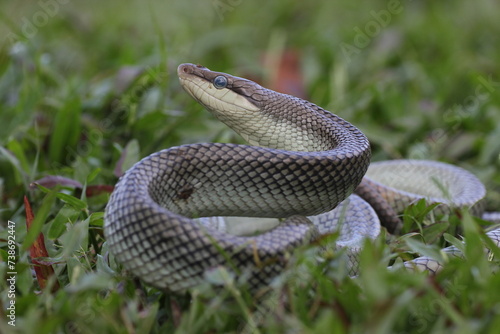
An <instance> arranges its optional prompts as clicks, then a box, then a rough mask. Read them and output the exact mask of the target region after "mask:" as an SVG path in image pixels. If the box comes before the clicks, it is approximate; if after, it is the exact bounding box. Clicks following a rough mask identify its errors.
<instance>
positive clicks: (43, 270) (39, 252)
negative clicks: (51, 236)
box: [24, 196, 59, 292]
mask: <svg viewBox="0 0 500 334" xmlns="http://www.w3.org/2000/svg"><path fill="white" fill-rule="evenodd" d="M24 208H25V211H26V228H27V230H28V232H30V228H31V227H32V226H33V221H34V218H35V217H34V215H33V211H32V210H31V205H30V203H29V201H28V198H27V197H26V196H25V197H24ZM29 252H30V257H31V262H32V263H33V268H34V269H35V274H36V279H37V281H38V285H39V286H40V289H42V290H43V289H44V288H45V287H46V286H47V282H48V280H49V279H50V278H51V277H53V276H55V272H54V269H53V268H52V266H51V265H50V264H46V263H44V262H43V261H38V259H39V258H48V257H49V253H48V252H47V249H46V248H45V240H44V238H43V234H42V233H39V234H38V236H37V237H36V239H35V242H34V243H33V244H32V245H31V246H30V248H29ZM57 290H59V282H58V281H57V280H56V281H55V282H54V285H53V286H52V292H55V291H57Z"/></svg>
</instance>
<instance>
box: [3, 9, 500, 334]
mask: <svg viewBox="0 0 500 334" xmlns="http://www.w3.org/2000/svg"><path fill="white" fill-rule="evenodd" d="M0 9H1V10H0V33H1V34H0V36H3V40H2V41H1V42H0V43H1V44H0V45H1V47H0V109H1V112H0V123H1V124H2V126H1V127H0V195H1V196H0V201H1V210H0V216H1V222H2V224H1V225H0V257H1V258H2V262H0V277H2V280H0V291H1V292H0V300H1V302H2V305H3V308H2V312H0V332H2V333H11V332H12V333H16V332H19V333H31V332H36V333H91V332H97V333H133V332H136V333H147V332H153V333H236V332H240V331H242V332H247V333H252V332H256V333H259V332H260V333H285V332H286V333H289V332H290V333H325V332H328V333H330V332H331V333H367V332H369V333H442V332H453V333H472V332H479V333H490V332H494V331H496V329H497V328H498V326H500V311H499V310H500V281H499V280H500V277H499V275H496V274H495V273H496V271H497V269H498V258H499V256H500V254H499V250H498V249H494V250H493V252H492V254H493V255H492V256H490V258H488V257H486V256H485V255H484V253H483V251H482V245H483V244H485V243H486V244H489V243H490V242H489V241H488V239H487V238H486V237H485V236H484V232H483V230H482V229H481V228H480V227H479V226H480V225H481V224H482V223H481V222H479V221H478V220H476V219H473V218H471V217H470V216H468V215H467V214H462V215H461V216H460V217H456V216H451V217H433V220H432V221H428V218H427V213H428V211H429V210H430V209H431V208H430V207H428V206H426V205H425V203H424V202H419V203H415V204H414V205H413V206H411V207H409V208H408V209H407V211H406V212H405V215H404V217H403V220H404V222H405V228H404V232H405V234H404V235H403V236H400V237H389V236H386V235H382V236H381V237H380V238H379V239H378V240H376V242H375V243H367V244H366V245H365V247H364V249H363V250H362V252H361V254H360V257H361V264H360V275H359V276H358V277H356V278H351V277H349V275H348V272H347V270H345V267H344V265H345V261H346V260H345V254H344V252H342V251H331V252H324V251H323V249H322V248H321V245H314V246H310V247H306V248H304V249H300V250H298V251H297V252H296V254H295V257H294V260H293V264H291V265H290V267H289V268H288V270H287V271H286V272H285V273H284V274H283V275H282V276H280V277H279V278H278V279H276V281H275V282H274V283H273V285H272V286H271V287H269V288H268V289H266V290H265V291H261V292H260V293H259V294H257V295H254V294H252V293H251V292H249V291H247V289H246V288H245V284H244V281H239V280H236V279H234V277H235V276H234V274H233V271H232V269H231V268H220V269H219V270H218V271H215V272H214V273H212V274H211V275H209V277H207V282H206V283H204V284H203V285H201V286H198V287H196V288H193V289H192V290H191V291H190V292H189V293H187V294H185V295H173V294H169V293H164V292H160V291H157V290H155V289H153V288H150V287H148V286H145V285H144V284H142V283H141V282H139V281H138V280H136V279H133V278H132V277H130V275H129V274H128V273H126V272H124V271H123V270H122V268H121V266H120V265H119V264H118V263H116V261H115V259H114V258H113V256H112V255H111V254H109V252H108V250H107V245H106V243H105V237H104V233H103V211H104V207H105V205H106V203H107V200H108V196H109V191H106V188H105V187H106V186H111V185H114V184H115V183H116V181H117V177H118V176H119V175H121V174H122V173H123V171H125V170H126V169H127V168H129V167H130V166H131V165H132V164H133V163H135V162H136V161H138V160H139V159H140V158H142V157H144V156H146V155H148V154H150V153H152V152H155V151H158V150H160V149H163V148H167V147H171V146H174V145H181V144H185V143H193V142H205V141H223V142H242V141H241V139H240V138H239V137H237V136H235V135H234V133H233V132H231V131H230V130H228V129H227V128H226V127H225V126H224V125H223V124H220V123H219V122H218V121H216V120H214V119H213V118H212V117H211V116H210V115H209V114H208V113H207V112H205V111H204V110H203V108H202V107H201V106H199V105H197V104H196V103H195V102H194V101H192V99H191V98H189V97H188V96H187V94H185V93H184V92H183V91H182V89H181V88H180V86H179V84H178V82H177V75H176V66H177V65H178V64H180V63H182V62H194V63H201V64H203V65H206V66H208V67H210V68H212V69H214V70H220V71H226V72H230V73H233V74H236V75H241V76H245V77H247V76H248V77H251V78H255V79H257V80H259V81H260V82H261V83H263V84H264V85H269V84H270V83H271V82H272V78H273V76H274V75H275V74H276V69H275V61H276V59H279V57H280V55H281V54H282V53H283V52H284V51H285V50H296V51H297V52H298V54H299V55H300V65H301V69H302V73H303V82H304V85H305V87H306V93H307V96H308V98H309V99H310V100H311V101H313V102H315V103H317V104H319V105H321V106H323V107H325V108H326V109H328V110H332V111H334V112H336V113H337V114H339V115H340V116H341V117H343V118H345V119H347V120H349V121H351V122H352V123H354V124H355V125H356V126H358V127H359V128H360V129H361V130H362V131H363V132H364V133H366V134H367V136H368V137H369V139H370V141H371V142H372V148H373V159H374V160H385V159H395V158H418V159H435V160H442V161H447V162H450V163H454V164H456V165H460V166H462V167H464V168H466V169H469V170H470V171H472V172H473V173H475V174H476V175H477V176H478V177H479V178H480V179H481V180H482V181H483V182H484V183H485V184H486V186H487V190H488V199H487V201H486V206H487V208H488V209H489V210H498V208H500V172H499V167H500V159H499V156H500V145H498V143H499V140H500V94H498V92H499V90H500V85H499V80H500V79H499V78H500V68H499V67H498V60H499V59H500V48H499V44H498V42H497V39H498V36H499V35H500V23H499V22H500V21H499V20H498V15H497V13H498V11H499V9H500V8H499V6H498V4H497V3H496V2H495V1H492V0H479V1H475V2H466V1H455V2H450V1H441V2H439V1H438V2H435V1H434V2H418V1H393V0H390V1H382V0H377V1H371V2H366V1H365V2H363V1H297V2H289V1H283V0H280V1H268V2H259V3H257V2H252V1H226V0H220V1H219V0H217V1H205V2H194V1H186V0H182V1H180V0H179V1H177V0H176V1H156V0H151V1H148V2H140V1H136V2H128V3H127V5H123V3H122V2H118V1H116V0H114V1H106V2H104V1H101V2H98V1H86V2H76V1H58V0H46V1H39V2H20V1H10V2H9V1H4V2H2V3H1V4H0ZM264 56H266V57H267V58H266V61H265V62H263V61H262V59H263V58H264ZM47 176H62V177H65V178H66V179H69V180H72V181H73V182H72V183H71V182H70V183H68V182H67V183H64V182H63V183H62V184H59V185H58V186H56V187H53V186H50V187H49V186H47V185H43V184H41V185H39V186H34V185H31V184H32V183H33V182H34V181H37V180H41V179H42V178H43V177H47ZM102 189H104V191H102ZM108 190H109V188H108ZM24 195H27V196H28V197H29V200H30V202H31V204H32V206H33V209H34V214H35V222H34V227H33V229H32V231H30V232H29V233H27V231H26V225H25V216H24V207H23V197H24ZM8 221H11V222H13V223H14V225H15V226H14V227H13V233H15V236H16V257H15V268H14V270H15V272H16V273H17V274H16V284H15V289H16V290H15V294H16V327H12V326H9V325H8V324H7V321H8V318H7V312H6V308H7V306H8V303H9V300H10V299H9V298H8V296H7V293H8V289H9V283H8V281H7V278H8V277H9V274H7V273H8V272H11V271H12V269H10V268H9V267H8V264H9V263H8V262H7V261H6V259H8V255H9V253H8V249H9V248H8V236H9V231H10V230H9V226H10V225H8V224H10V223H8ZM4 222H5V223H4ZM40 230H41V231H42V233H43V235H44V236H45V244H46V248H47V250H48V253H49V258H46V259H43V261H44V262H45V263H46V264H50V265H52V267H53V268H54V270H55V277H54V278H52V280H53V281H52V283H51V284H49V286H48V287H47V288H45V289H44V290H43V291H40V288H39V286H38V283H37V281H36V279H35V278H34V276H33V274H32V268H33V267H32V266H31V264H30V259H29V253H28V251H27V249H26V247H27V246H29V244H30V243H31V242H32V241H33V240H34V238H35V236H36V233H35V232H37V231H40ZM457 231H460V234H461V235H463V236H464V237H465V239H466V240H467V243H466V244H463V243H462V242H461V237H460V236H458V235H457ZM326 239H328V238H326ZM387 241H389V242H387ZM450 244H454V245H456V246H457V247H459V248H461V249H463V250H464V253H465V258H464V259H461V258H453V257H449V258H448V257H446V256H445V255H443V254H442V253H441V252H440V251H439V249H441V248H442V247H444V246H447V245H450ZM490 246H491V245H490ZM417 253H421V254H427V255H432V256H434V257H443V258H445V260H446V261H447V263H446V266H445V267H444V269H443V271H442V272H440V273H439V274H438V275H436V276H429V275H427V274H424V273H415V272H409V271H406V270H404V269H402V268H401V263H402V261H406V260H409V259H412V258H414V257H416V256H418V255H417ZM318 254H321V256H319V255H318ZM388 265H392V269H390V270H388V269H387V266H388ZM54 280H57V281H58V282H59V284H60V285H61V289H60V290H58V291H57V292H51V287H52V284H54Z"/></svg>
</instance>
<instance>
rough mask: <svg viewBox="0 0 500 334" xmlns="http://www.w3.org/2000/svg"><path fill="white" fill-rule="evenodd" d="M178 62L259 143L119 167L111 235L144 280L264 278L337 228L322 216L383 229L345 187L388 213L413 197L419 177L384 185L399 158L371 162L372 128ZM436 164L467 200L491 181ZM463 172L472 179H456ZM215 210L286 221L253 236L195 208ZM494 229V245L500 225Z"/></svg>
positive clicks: (206, 100) (180, 152)
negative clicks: (210, 220)
mask: <svg viewBox="0 0 500 334" xmlns="http://www.w3.org/2000/svg"><path fill="white" fill-rule="evenodd" d="M177 72H178V76H179V79H180V82H181V85H182V87H183V88H184V89H185V90H186V91H187V92H188V93H189V94H190V95H191V96H192V97H193V98H194V99H195V100H196V101H198V102H199V103H200V104H202V105H203V106H204V107H205V108H206V109H208V110H209V111H210V112H211V113H212V114H213V115H215V117H216V118H218V119H219V120H220V121H222V122H224V123H225V124H227V125H228V126H229V127H231V128H232V129H233V130H235V131H236V132H237V133H239V134H240V135H241V136H242V137H243V138H244V139H245V140H246V141H247V142H248V143H250V145H252V146H247V145H236V144H220V143H208V144H207V143H201V144H190V145H182V146H178V147H172V148H169V149H166V150H162V151H159V152H156V153H154V154H152V155H150V156H148V157H146V158H144V159H142V160H141V161H140V162H138V163H137V164H135V165H134V166H133V167H132V168H131V169H130V170H128V171H127V172H126V173H125V174H124V175H123V176H122V177H121V178H120V180H119V182H118V183H117V185H116V187H115V190H114V192H113V193H112V195H111V198H110V201H109V203H108V205H107V207H106V212H105V236H106V238H107V242H108V245H109V250H110V252H111V253H112V254H113V255H114V256H115V257H116V259H117V260H118V261H119V262H120V263H122V264H123V265H124V267H125V268H126V269H128V270H129V271H130V272H131V273H133V274H134V275H136V276H138V277H139V278H141V279H142V280H143V281H145V282H146V283H148V284H150V285H152V286H154V287H157V288H160V289H164V290H169V291H182V290H185V289H186V288H189V287H192V286H194V285H196V284H199V283H201V282H202V281H203V280H204V275H205V274H206V273H207V272H209V271H210V270H212V269H213V268H216V267H218V266H221V265H222V266H226V267H228V268H231V269H232V270H234V271H235V272H236V273H237V274H239V275H246V277H247V279H248V283H249V285H250V286H251V287H259V286H262V285H265V284H269V283H270V281H271V280H272V279H273V278H274V277H275V276H276V275H278V274H279V273H280V272H281V271H282V270H283V268H284V267H285V266H286V264H287V261H288V259H289V254H290V253H291V252H292V251H293V250H294V249H295V248H296V247H298V246H300V245H305V244H308V243H310V242H311V241H312V240H314V239H316V238H317V237H318V236H319V235H321V234H323V233H328V232H329V231H331V229H330V228H329V227H328V226H327V225H328V224H330V223H329V219H330V218H327V216H326V215H330V216H331V215H332V213H331V212H333V215H334V216H335V217H336V218H339V217H340V218H342V219H344V220H345V222H344V224H343V226H342V230H344V231H343V233H345V234H347V235H348V236H349V237H350V238H354V239H362V238H364V237H370V238H374V237H376V236H377V234H378V230H379V229H380V226H379V224H380V223H379V220H378V218H377V216H376V215H375V214H374V212H373V209H372V207H371V206H370V205H368V204H367V203H366V202H365V201H364V200H362V199H361V198H359V197H357V196H354V195H353V196H350V195H351V194H352V193H353V192H354V191H355V190H356V189H358V190H357V192H358V193H360V194H362V195H363V194H365V195H367V194H369V193H377V194H378V195H380V196H378V195H377V196H372V199H371V200H370V199H368V201H369V202H370V204H372V205H373V206H375V210H376V211H377V212H378V213H380V214H382V215H383V214H384V213H385V212H386V211H391V210H394V211H391V213H393V212H396V213H400V212H401V206H405V205H407V203H408V201H410V202H411V201H414V200H415V198H412V197H411V194H412V192H414V190H415V189H414V187H415V186H413V188H412V186H404V185H403V187H406V188H403V190H404V191H403V193H405V194H406V195H408V196H410V198H409V199H406V201H403V200H401V199H400V198H401V197H399V196H395V195H393V194H392V192H389V191H388V190H387V189H388V188H387V187H384V186H382V183H389V184H391V183H394V182H396V181H397V179H398V178H397V177H396V178H395V177H394V175H395V174H394V173H395V172H394V169H392V172H391V169H390V168H389V169H387V168H382V171H384V170H386V172H376V171H377V168H378V167H377V166H378V165H377V164H372V166H371V167H370V170H368V167H369V165H370V158H371V151H370V144H369V142H368V139H367V138H366V136H365V135H364V134H363V133H362V132H361V131H360V130H358V129H357V128H356V127H355V126H353V125H352V124H350V123H349V122H347V121H345V120H343V119H342V118H340V117H338V116H336V115H334V114H332V113H330V112H329V111H326V110H324V109H322V108H320V107H319V106H317V105H315V104H313V103H311V102H308V101H305V100H302V99H299V98H296V97H293V96H290V95H285V94H281V93H278V92H275V91H272V90H269V89H266V88H264V87H262V86H260V85H258V84H257V83H255V82H252V81H250V80H247V79H244V78H239V77H235V76H232V75H229V74H226V73H220V72H214V71H211V70H209V69H207V68H205V67H202V66H199V65H193V64H182V65H180V66H179V67H178V70H177ZM391 163H393V164H396V165H395V166H396V167H395V168H396V169H398V168H399V169H400V171H399V172H400V173H399V174H398V173H396V175H401V177H400V178H401V179H402V180H403V181H405V180H406V181H408V178H414V177H416V176H415V175H416V174H415V173H418V171H421V170H425V168H421V167H420V163H421V162H419V161H402V162H401V163H402V164H397V162H391ZM405 164H406V167H404V166H405ZM434 167H436V168H437V170H438V172H435V169H431V170H432V172H424V174H425V173H427V177H430V176H432V177H437V178H438V179H439V181H440V182H442V183H443V184H444V185H450V186H453V187H454V188H457V189H452V190H450V191H453V192H456V193H457V194H458V195H457V196H458V197H459V200H458V202H460V205H464V206H469V207H470V206H473V205H474V203H476V202H477V201H478V200H480V199H481V198H482V197H483V196H484V187H483V186H482V185H481V184H480V183H479V181H477V179H475V178H474V177H473V176H471V175H470V173H468V172H466V171H463V170H461V169H459V168H457V167H451V166H448V165H444V164H439V163H435V166H434ZM367 170H368V175H370V176H372V177H373V179H375V180H376V179H377V176H380V178H381V179H382V180H381V181H380V182H378V181H374V180H370V179H368V178H366V177H365V178H364V179H363V177H364V176H365V173H366V172H367ZM370 171H371V172H370ZM401 173H402V174H401ZM436 173H437V174H436ZM384 178H385V180H384ZM464 178H465V179H467V180H469V181H470V182H468V183H466V185H465V186H463V187H462V186H459V185H458V184H459V183H460V184H461V182H458V181H460V180H462V179H464ZM362 180H363V181H362ZM406 183H407V184H413V185H415V182H413V183H410V182H406ZM417 183H418V182H417ZM403 184H404V182H403ZM421 184H422V183H421ZM453 187H452V188H453ZM389 189H390V187H389ZM416 190H418V191H423V197H426V198H434V199H435V200H436V201H438V202H443V201H446V199H444V200H443V199H442V198H443V197H442V196H441V197H440V196H438V195H437V194H439V193H442V191H441V188H440V187H438V186H436V185H434V186H424V187H423V189H416ZM418 191H415V192H417V193H418ZM349 196H350V197H349ZM366 197H370V196H369V195H368V196H366ZM379 197H384V198H385V200H379V199H378V198H379ZM421 197H422V196H421ZM346 198H348V200H346V201H344V200H345V199H346ZM462 202H463V203H462ZM339 204H340V205H339ZM387 205H390V206H391V207H387ZM392 207H394V209H392ZM332 210H333V211H332ZM477 210H478V211H479V209H477ZM325 213H326V214H325ZM319 214H321V215H319ZM315 215H319V216H315ZM209 216H229V217H230V216H245V217H276V218H284V220H283V221H281V222H280V223H279V224H278V225H277V226H276V227H274V228H272V229H270V230H269V231H265V232H263V233H261V234H258V235H251V236H247V235H234V234H230V233H228V232H226V231H223V230H220V229H218V228H216V227H214V226H213V225H211V224H202V223H200V221H199V220H196V219H194V218H198V217H209ZM305 216H313V217H310V219H308V218H306V217H305ZM328 217H329V216H328ZM374 217H375V218H374ZM311 221H312V222H314V223H312V222H311ZM348 221H353V222H352V223H351V222H349V224H347V222H348ZM382 221H383V224H385V225H384V226H386V227H387V228H388V229H389V230H390V231H397V230H398V219H397V218H396V220H395V221H394V220H393V221H389V222H385V223H384V221H385V219H384V218H383V219H382ZM346 229H347V230H346ZM491 238H492V239H494V241H495V242H496V243H497V244H498V243H499V241H498V240H500V233H498V235H496V234H495V235H492V236H491ZM339 243H342V233H341V237H340V240H339ZM451 252H453V250H452V251H451ZM415 265H417V266H421V267H425V268H429V269H431V270H433V269H435V267H436V265H439V264H435V263H433V262H432V260H431V259H427V258H423V259H421V261H420V262H418V261H416V262H415Z"/></svg>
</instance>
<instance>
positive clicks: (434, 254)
mask: <svg viewBox="0 0 500 334" xmlns="http://www.w3.org/2000/svg"><path fill="white" fill-rule="evenodd" d="M405 242H406V244H407V245H408V247H410V249H411V250H412V251H413V252H415V253H418V254H420V255H422V256H427V257H430V258H431V259H434V260H436V261H438V262H439V263H443V262H444V257H443V254H442V253H441V250H440V249H439V248H438V247H437V246H432V245H426V244H424V243H422V242H420V241H417V240H415V239H406V240H405Z"/></svg>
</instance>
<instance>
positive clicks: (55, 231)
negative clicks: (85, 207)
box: [47, 204, 81, 239]
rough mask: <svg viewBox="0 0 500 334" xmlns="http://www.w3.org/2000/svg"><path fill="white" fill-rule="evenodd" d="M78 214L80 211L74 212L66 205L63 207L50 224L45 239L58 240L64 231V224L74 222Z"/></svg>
mask: <svg viewBox="0 0 500 334" xmlns="http://www.w3.org/2000/svg"><path fill="white" fill-rule="evenodd" d="M80 213H81V211H80V210H76V209H75V208H73V207H72V206H70V205H68V204H66V205H64V206H63V207H62V208H61V210H59V212H58V213H57V215H56V217H55V218H54V220H53V221H52V223H51V224H50V227H49V230H48V232H47V237H48V238H49V239H56V238H59V237H60V236H61V234H63V233H64V231H65V230H66V224H67V223H73V222H75V221H76V220H77V219H78V217H79V216H80Z"/></svg>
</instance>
